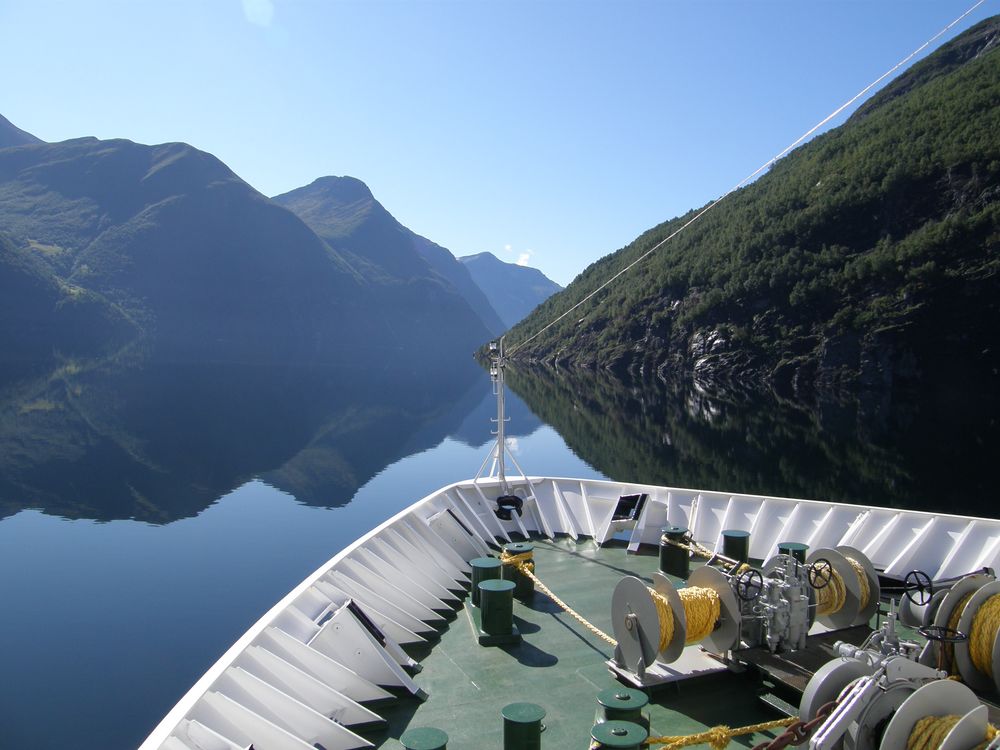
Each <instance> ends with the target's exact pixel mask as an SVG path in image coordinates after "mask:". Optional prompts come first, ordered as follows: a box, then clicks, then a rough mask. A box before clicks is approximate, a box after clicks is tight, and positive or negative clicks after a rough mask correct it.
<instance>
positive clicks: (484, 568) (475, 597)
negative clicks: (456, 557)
mask: <svg viewBox="0 0 1000 750" xmlns="http://www.w3.org/2000/svg"><path fill="white" fill-rule="evenodd" d="M469 565H471V566H472V606H473V607H478V606H479V584H480V583H482V582H483V581H492V580H494V579H498V578H500V568H501V567H503V566H502V565H501V564H500V561H499V560H498V559H497V558H495V557H477V558H476V559H474V560H470V561H469Z"/></svg>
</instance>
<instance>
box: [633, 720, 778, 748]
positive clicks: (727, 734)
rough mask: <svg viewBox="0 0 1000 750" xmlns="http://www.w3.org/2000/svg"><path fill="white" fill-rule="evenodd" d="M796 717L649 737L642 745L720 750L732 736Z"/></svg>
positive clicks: (769, 727) (776, 725)
mask: <svg viewBox="0 0 1000 750" xmlns="http://www.w3.org/2000/svg"><path fill="white" fill-rule="evenodd" d="M796 721H797V719H796V718H795V717H794V716H791V717H789V718H787V719H776V720H775V721H765V722H763V723H761V724H751V725H750V726H746V727H737V728H736V729H730V728H729V727H727V726H717V727H712V728H711V729H707V730H705V731H704V732H699V733H698V734H688V735H677V736H674V737H650V738H649V739H647V740H646V741H645V742H644V743H642V744H644V745H663V746H664V750H674V748H679V747H691V746H692V745H709V746H711V747H713V748H715V750H722V748H724V747H726V746H727V745H728V744H729V742H730V740H732V739H733V737H740V736H742V735H744V734H756V733H757V732H766V731H767V730H769V729H777V728H778V727H787V726H789V725H791V724H794V723H795V722H796Z"/></svg>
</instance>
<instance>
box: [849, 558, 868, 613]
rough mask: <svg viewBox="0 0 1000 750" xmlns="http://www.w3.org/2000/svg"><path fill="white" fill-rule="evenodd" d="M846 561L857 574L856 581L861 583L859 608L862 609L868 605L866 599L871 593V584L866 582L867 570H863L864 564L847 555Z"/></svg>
mask: <svg viewBox="0 0 1000 750" xmlns="http://www.w3.org/2000/svg"><path fill="white" fill-rule="evenodd" d="M847 562H849V563H850V564H851V567H852V568H854V572H855V573H857V574H858V583H859V584H860V585H861V609H862V610H863V609H864V608H865V607H867V606H868V600H869V599H870V598H871V595H872V590H871V585H870V584H869V583H868V571H866V570H865V566H864V565H862V564H861V563H859V562H858V561H857V560H855V559H854V558H853V557H848V558H847Z"/></svg>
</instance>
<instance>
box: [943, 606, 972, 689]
mask: <svg viewBox="0 0 1000 750" xmlns="http://www.w3.org/2000/svg"><path fill="white" fill-rule="evenodd" d="M975 593H976V592H975V591H972V592H970V593H968V594H966V595H965V596H963V597H962V598H961V599H959V600H958V604H956V605H955V609H953V610H952V611H951V616H950V617H949V618H948V627H949V628H950V629H951V630H958V621H959V620H961V619H962V613H963V612H965V605H967V604H968V603H969V599H971V598H972V595H973V594H975ZM941 646H942V649H943V653H945V654H946V655H947V657H948V659H949V660H950V664H949V665H948V671H949V672H950V673H951V674H952V675H957V674H958V664H956V663H955V644H954V643H950V644H948V645H947V647H945V644H941Z"/></svg>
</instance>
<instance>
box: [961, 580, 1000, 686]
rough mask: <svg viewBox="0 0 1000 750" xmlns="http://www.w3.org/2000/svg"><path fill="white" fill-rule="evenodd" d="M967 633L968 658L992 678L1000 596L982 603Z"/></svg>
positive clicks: (999, 613) (999, 621) (998, 627)
mask: <svg viewBox="0 0 1000 750" xmlns="http://www.w3.org/2000/svg"><path fill="white" fill-rule="evenodd" d="M970 630H971V631H972V632H971V633H969V656H970V657H971V658H972V663H973V664H974V665H975V666H976V669H978V670H979V671H980V672H982V673H983V674H984V675H986V676H987V677H993V641H995V640H996V637H997V631H1000V594H995V595H994V596H991V597H990V598H989V599H987V600H986V601H985V602H983V604H982V606H981V607H980V608H979V609H978V611H977V612H976V616H975V617H974V618H973V620H972V628H970Z"/></svg>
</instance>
